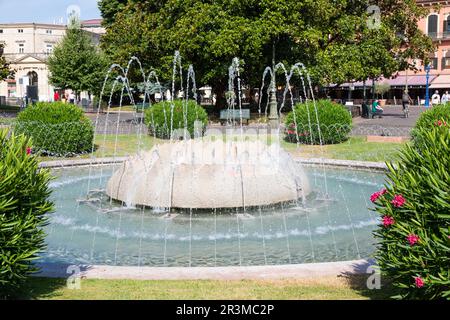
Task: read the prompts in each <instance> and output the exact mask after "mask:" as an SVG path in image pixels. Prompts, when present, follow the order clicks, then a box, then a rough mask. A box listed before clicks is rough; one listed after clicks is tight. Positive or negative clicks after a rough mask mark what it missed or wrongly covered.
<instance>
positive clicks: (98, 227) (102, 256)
mask: <svg viewBox="0 0 450 320" xmlns="http://www.w3.org/2000/svg"><path fill="white" fill-rule="evenodd" d="M305 170H306V172H307V175H308V177H309V179H310V181H311V185H312V187H313V190H314V192H313V193H312V194H311V195H310V196H308V199H307V201H306V203H305V204H284V205H283V206H277V207H275V208H261V209H260V210H258V209H256V210H251V211H246V212H241V211H238V210H236V211H231V212H230V211H228V212H214V211H210V212H201V213H199V212H195V211H191V212H189V211H187V212H179V213H178V215H177V216H176V217H174V218H172V219H167V218H164V215H165V214H166V212H165V211H164V210H152V209H143V208H125V207H122V206H120V205H119V204H118V203H112V204H110V202H109V201H108V200H107V199H106V197H105V198H104V199H103V201H100V202H93V203H88V204H86V203H80V202H79V201H78V200H79V199H82V198H86V195H87V191H88V184H89V189H90V190H93V189H103V188H104V186H105V184H106V182H107V180H108V178H109V177H110V176H111V174H112V172H113V168H112V167H103V168H100V167H94V168H91V169H89V168H67V169H58V170H54V173H55V175H56V176H57V178H56V179H55V180H54V181H53V182H52V183H51V187H52V188H53V195H52V198H53V201H54V202H55V205H56V211H55V213H53V214H52V216H51V223H50V225H49V226H48V227H47V230H46V231H47V233H48V236H47V239H46V241H47V245H48V249H47V250H46V252H44V254H43V257H42V259H41V261H42V262H58V263H70V264H99V265H130V266H144V265H145V266H231V265H233V266H236V265H242V266H247V265H266V264H267V265H274V264H297V263H310V262H330V261H345V260H353V259H359V258H368V257H370V255H371V254H372V252H373V250H374V241H375V240H374V238H373V236H372V231H373V230H374V228H375V227H376V225H377V224H378V218H377V216H376V214H375V213H374V212H371V211H370V210H369V207H371V203H370V200H369V197H370V195H371V194H372V193H373V192H374V191H377V190H379V189H380V188H381V187H382V185H383V182H384V175H383V174H381V173H376V172H367V171H356V170H346V169H324V168H321V167H306V168H305ZM326 189H328V197H326V196H325V190H326ZM100 195H101V193H99V194H98V195H97V196H98V197H99V196H100ZM237 213H238V214H237Z"/></svg>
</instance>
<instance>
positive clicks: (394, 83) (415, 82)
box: [387, 75, 436, 87]
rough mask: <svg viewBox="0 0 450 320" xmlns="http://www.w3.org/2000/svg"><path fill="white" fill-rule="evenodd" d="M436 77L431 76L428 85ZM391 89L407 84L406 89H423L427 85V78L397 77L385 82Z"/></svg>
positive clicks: (421, 76) (414, 76) (413, 76)
mask: <svg viewBox="0 0 450 320" xmlns="http://www.w3.org/2000/svg"><path fill="white" fill-rule="evenodd" d="M434 78H436V76H431V75H430V77H429V79H428V83H431V82H432V81H433V80H434ZM387 81H388V83H389V84H390V85H391V87H404V86H405V85H406V82H408V87H424V86H426V85H427V77H426V76H424V75H411V76H408V77H406V76H398V77H397V78H395V79H389V80H387Z"/></svg>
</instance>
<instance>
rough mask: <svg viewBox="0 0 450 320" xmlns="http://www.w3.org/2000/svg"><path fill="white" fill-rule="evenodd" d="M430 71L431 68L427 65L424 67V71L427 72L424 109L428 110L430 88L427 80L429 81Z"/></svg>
mask: <svg viewBox="0 0 450 320" xmlns="http://www.w3.org/2000/svg"><path fill="white" fill-rule="evenodd" d="M430 70H431V67H430V65H429V64H428V65H427V66H426V67H425V71H426V72H427V76H426V78H427V83H426V87H425V108H428V107H429V106H430V86H429V80H430Z"/></svg>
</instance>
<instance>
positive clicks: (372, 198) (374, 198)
mask: <svg viewBox="0 0 450 320" xmlns="http://www.w3.org/2000/svg"><path fill="white" fill-rule="evenodd" d="M380 196H381V193H380V192H379V191H377V192H375V193H372V195H371V196H370V201H372V202H375V201H377V200H378V198H379V197H380Z"/></svg>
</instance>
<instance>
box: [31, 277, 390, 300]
mask: <svg viewBox="0 0 450 320" xmlns="http://www.w3.org/2000/svg"><path fill="white" fill-rule="evenodd" d="M366 279H367V276H365V275H360V276H351V277H347V276H345V277H339V278H336V277H324V278H316V279H289V280H241V281H207V280H198V281H193V280H190V281H183V280H177V281H139V280H86V279H84V280H81V289H80V290H74V289H68V288H67V286H66V280H64V279H50V278H32V279H31V280H30V282H29V284H28V285H27V287H25V288H24V292H26V294H25V295H24V296H22V298H25V299H58V300H65V299H70V300H74V299H81V300H85V299H93V300H101V299H119V300H130V299H132V300H138V299H147V300H161V299H167V300H184V299H192V300H203V299H210V300H217V299H224V300H236V299H237V300H239V299H242V300H256V299H258V300H259V299H263V300H265V299H267V300H269V299H274V300H283V299H289V300H297V299H299V300H300V299H301V300H353V299H388V298H389V296H390V295H391V291H390V288H389V287H386V288H384V287H382V288H384V289H381V290H368V289H367V288H366V286H365V283H366Z"/></svg>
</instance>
